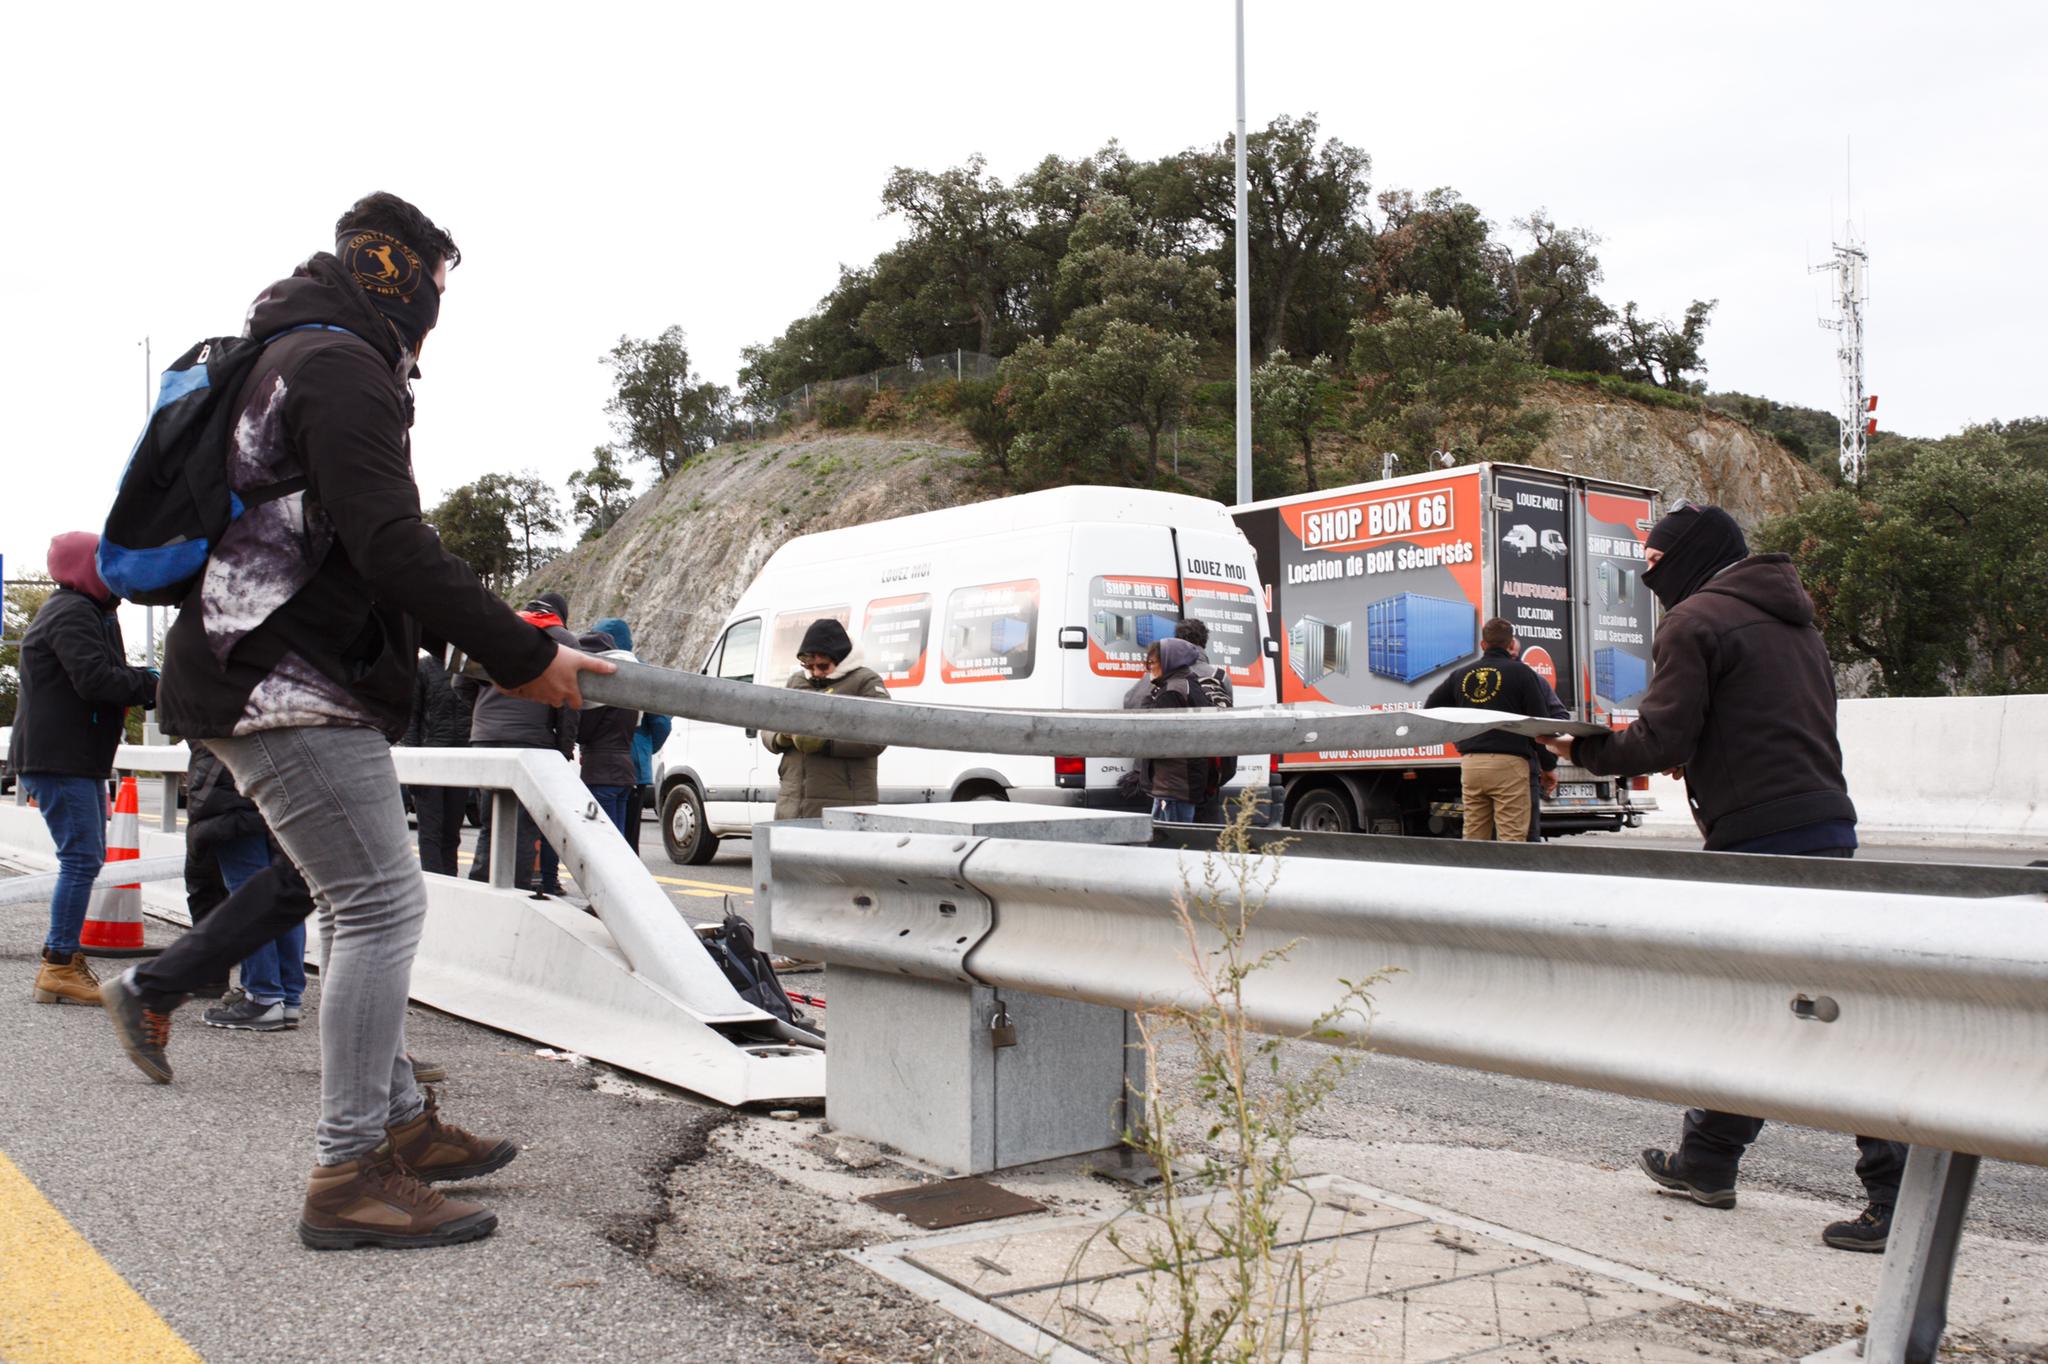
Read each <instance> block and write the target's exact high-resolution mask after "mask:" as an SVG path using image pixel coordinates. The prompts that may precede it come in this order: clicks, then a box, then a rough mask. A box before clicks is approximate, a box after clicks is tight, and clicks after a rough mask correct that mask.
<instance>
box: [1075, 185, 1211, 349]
mask: <svg viewBox="0 0 2048 1364" xmlns="http://www.w3.org/2000/svg"><path fill="white" fill-rule="evenodd" d="M1068 241H1069V245H1070V250H1069V252H1068V254H1067V255H1066V257H1065V258H1064V259H1063V260H1061V261H1060V267H1059V274H1058V278H1057V282H1056V284H1055V286H1054V293H1053V297H1054V300H1055V306H1056V307H1057V308H1058V309H1059V310H1060V311H1061V312H1062V313H1064V314H1065V315H1066V318H1067V322H1066V330H1067V331H1068V332H1069V333H1071V334H1073V335H1076V336H1079V337H1080V338H1082V339H1083V340H1085V341H1089V342H1091V343H1092V342H1095V341H1097V340H1099V339H1100V338H1101V336H1102V332H1103V329H1104V328H1105V327H1106V326H1108V324H1109V323H1111V322H1113V321H1116V320H1118V319H1122V320H1124V321H1126V322H1135V323H1137V324H1138V325H1140V326H1146V327H1151V328H1153V329H1154V330H1156V331H1160V332H1163V333H1176V332H1179V333H1188V334H1191V335H1194V336H1198V337H1212V336H1220V335H1221V334H1222V332H1223V329H1224V326H1225V323H1226V322H1227V320H1228V318H1229V315H1230V304H1229V302H1228V300H1227V299H1226V298H1225V296H1224V293H1223V279H1222V276H1220V275H1218V274H1217V273H1216V271H1215V270H1213V269H1211V268H1210V267H1208V266H1206V265H1197V264H1195V263H1193V262H1191V261H1188V260H1186V259H1183V258H1180V257H1176V256H1156V255H1150V254H1147V253H1146V252H1145V250H1144V249H1143V241H1144V234H1143V229H1142V228H1141V227H1140V226H1139V224H1138V221H1137V217H1136V215H1135V214H1134V213H1133V212H1132V211H1131V206H1130V204H1129V203H1128V202H1127V201H1126V200H1123V199H1120V198H1115V197H1110V198H1107V199H1103V200H1100V201H1098V202H1097V203H1096V204H1094V205H1093V206H1091V208H1090V209H1089V211H1088V213H1087V215H1086V216H1085V217H1084V218H1083V219H1082V220H1081V222H1080V224H1079V225H1078V226H1076V227H1075V229H1074V231H1073V233H1072V234H1071V236H1070V237H1069V239H1068Z"/></svg>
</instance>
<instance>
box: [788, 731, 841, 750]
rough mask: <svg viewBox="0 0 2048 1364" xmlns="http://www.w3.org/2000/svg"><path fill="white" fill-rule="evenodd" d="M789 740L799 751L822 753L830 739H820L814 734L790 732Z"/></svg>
mask: <svg viewBox="0 0 2048 1364" xmlns="http://www.w3.org/2000/svg"><path fill="white" fill-rule="evenodd" d="M789 742H790V743H791V745H793V746H794V747H795V749H796V751H797V752H799V753H823V752H824V751H825V745H826V744H828V743H830V742H832V741H831V740H830V739H820V738H819V737H818V736H817V735H815V734H792V735H791V736H790V739H789Z"/></svg>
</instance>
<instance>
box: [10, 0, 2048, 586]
mask: <svg viewBox="0 0 2048 1364" xmlns="http://www.w3.org/2000/svg"><path fill="white" fill-rule="evenodd" d="M1247 10H1248V18H1247V28H1248V44H1249V51H1250V59H1249V72H1250V75H1249V103H1250V118H1251V122H1252V124H1253V126H1254V127H1257V126H1260V125H1263V124H1264V123H1265V122H1266V121H1267V120H1269V119H1270V118H1272V117H1273V116H1274V115H1276V114H1281V113H1292V114H1302V113H1307V112H1310V111H1314V112H1316V113H1318V114H1319V115H1320V116H1321V119H1322V123H1323V127H1324V129H1325V131H1326V132H1328V133H1332V134H1335V135H1337V136H1340V137H1342V138H1344V139H1345V140H1346V141H1349V142H1351V143H1354V144H1356V145H1358V146H1361V147H1363V148H1365V149H1366V150H1368V151H1369V152H1370V153H1371V155H1372V158H1373V181H1374V185H1375V188H1376V189H1377V188H1380V187H1388V186H1404V187H1410V188H1413V189H1416V190H1418V191H1420V190H1426V189H1429V188H1431V187H1433V186H1437V185H1450V186H1453V187H1455V188H1457V189H1458V190H1459V191H1461V192H1462V193H1463V194H1464V195H1465V196H1466V197H1467V198H1468V199H1470V200H1471V201H1472V202H1474V203H1476V204H1477V205H1479V206H1480V208H1481V209H1482V210H1484V211H1485V212H1486V214H1487V215H1488V216H1489V217H1490V218H1491V219H1493V221H1494V222H1495V223H1496V224H1499V225H1500V226H1501V227H1502V228H1503V229H1506V226H1507V224H1508V223H1509V222H1510V221H1511V220H1512V219H1514V218H1516V217H1518V216H1521V215H1522V214H1525V213H1526V212H1528V211H1529V210H1530V209H1532V208H1535V207H1538V206H1543V207H1547V208H1548V209H1549V210H1550V212H1551V214H1552V215H1553V216H1554V217H1555V218H1556V219H1557V221H1558V222H1560V223H1562V224H1565V225H1569V226H1585V227H1590V228H1592V229H1593V230H1595V231H1597V232H1599V233H1600V234H1601V235H1602V236H1603V237H1604V238H1605V245H1604V246H1603V248H1602V249H1601V253H1600V254H1601V258H1602V261H1603V262H1604V264H1605V266H1606V272H1607V279H1606V284H1605V286H1604V288H1603V291H1602V292H1603V294H1604V295H1605V297H1606V298H1607V299H1608V300H1609V301H1610V302H1612V303H1614V304H1615V305H1616V306H1619V305H1620V304H1621V303H1622V302H1623V301H1625V300H1628V299H1635V300H1637V301H1638V302H1639V303H1641V304H1642V305H1643V306H1644V307H1645V308H1646V309H1648V310H1650V311H1651V312H1653V313H1658V312H1662V313H1668V314H1670V315H1673V316H1675V315H1677V314H1678V313H1679V312H1680V311H1681V310H1682V309H1683V308H1684V307H1685V305H1686V303H1687V302H1688V301H1689V300H1691V299H1693V298H1718V299H1719V300H1720V308H1719V310H1718V311H1717V312H1716V313H1715V315H1714V319H1713V324H1712V328H1711V330H1710V332H1709V336H1708V344H1707V352H1706V353H1707V358H1708V361H1709V363H1710V365H1711V373H1710V375H1709V378H1710V381H1711V382H1712V384H1713V386H1714V387H1716V388H1734V389H1740V390H1743V391H1746V392H1751V393H1763V394H1768V395H1770V396H1772V397H1775V398H1779V399H1781V400H1786V401H1792V402H1799V403H1805V404H1811V405H1813V406H1817V407H1825V408H1832V407H1833V405H1834V400H1835V391H1836V386H1835V372H1836V371H1835V360H1834V355H1833V338H1832V336H1831V335H1830V334H1829V333H1826V332H1823V331H1822V330H1821V329H1820V328H1819V327H1818V326H1817V325H1816V319H1817V317H1818V316H1819V314H1820V313H1821V312H1822V311H1823V310H1825V308H1826V306H1827V294H1826V288H1825V281H1824V280H1822V279H1820V278H1818V277H1809V275H1808V273H1807V267H1808V265H1809V264H1812V263H1815V262H1819V261H1822V260H1824V259H1825V258H1826V256H1827V252H1828V248H1829V243H1830V240H1831V238H1832V236H1833V235H1835V234H1837V233H1839V231H1840V223H1841V219H1842V217H1843V215H1844V211H1845V203H1844V164H1843V161H1844V146H1845V140H1846V139H1848V138H1850V137H1851V136H1852V135H1853V138H1854V193H1855V207H1856V216H1857V219H1858V225H1859V227H1860V228H1861V229H1862V230H1863V231H1864V233H1865V235H1866V236H1867V238H1868V243H1869V248H1870V251H1871V255H1872V260H1873V266H1872V300H1871V305H1870V312H1869V326H1868V350H1869V368H1870V375H1871V387H1872V388H1873V389H1874V390H1875V391H1876V392H1878V393H1879V394H1880V395H1881V396H1882V403H1881V406H1880V409H1879V416H1880V418H1881V419H1882V420H1883V422H1884V424H1885V425H1886V426H1887V427H1891V428H1894V429H1900V430H1904V431H1908V432H1912V433H1920V434H1941V433H1947V432H1952V431H1955V430H1957V429H1959V428H1960V427H1962V426H1964V425H1965V424H1968V423H1971V422H1977V421H1984V420H1988V419H1992V418H2010V417H2017V416H2025V415H2033V414H2039V413H2044V412H2048V378H2044V372H2048V366H2044V363H2043V360H2044V356H2043V346H2042V343H2041V340H2040V336H2041V333H2040V330H2039V319H2040V318H2041V317H2042V315H2043V314H2044V313H2048V283H2044V272H2043V270H2042V269H2041V266H2040V259H2039V237H2040V234H2041V231H2042V227H2043V220H2044V213H2043V208H2044V203H2048V193H2044V190H2043V188H2042V184H2041V168H2042V167H2043V166H2044V165H2048V99H2044V95H2043V93H2042V92H2043V90H2044V82H2043V79H2042V74H2041V73H2042V71H2043V70H2044V68H2048V19H2044V17H2043V16H2044V14H2048V7H2044V6H2041V5H2039V4H2034V3H2011V4H1992V3H1982V4H1968V3H1964V4H1955V5H1945V6H1933V5H1927V4H1924V3H1916V4H1905V3H1894V2H1893V0H1876V2H1875V3H1871V2H1866V3H1860V4H1848V3H1841V4H1825V5H1823V4H1803V3H1797V2H1796V0H1795V3H1791V4H1786V3H1783V2H1782V0H1779V2H1778V3H1770V4H1752V3H1725V2H1724V3H1718V4H1714V5H1706V4H1693V5H1645V4H1642V3H1639V2H1638V3H1631V4H1614V5H1590V4H1587V5H1569V4H1551V5H1543V6H1532V5H1529V4H1526V3H1514V4H1471V3H1467V4H1458V5H1451V4H1436V5H1393V4H1382V3H1372V2H1371V0H1345V2H1340V3H1316V2H1315V0H1249V3H1248V5H1247ZM165 13H166V11H164V10H163V9H162V7H161V6H150V7H141V6H138V7H135V8H133V9H132V10H125V11H124V10H121V9H119V8H116V7H112V6H87V5H66V6H58V5H35V6H24V7H22V9H21V10H20V11H19V12H16V13H15V14H13V16H12V17H11V18H10V19H9V21H8V30H9V32H8V49H9V53H10V57H11V58H12V60H11V61H10V62H9V63H8V66H9V70H8V73H7V80H6V82H5V86H4V88H0V116H4V118H5V126H6V128H7V130H8V131H7V135H6V138H5V142H4V147H0V158H4V170H5V180H4V183H5V185H6V187H7V190H8V194H7V198H8V200H9V201H10V202H11V203H12V204H13V205H14V207H13V208H12V209H11V210H7V211H6V213H5V215H4V221H0V259H4V260H5V262H6V263H7V269H6V270H5V273H4V276H0V280H4V282H0V289H4V291H5V294H4V296H5V299H6V308H5V318H6V326H5V328H4V339H0V363H4V366H5V373H6V375H7V377H8V384H7V389H6V397H5V402H4V405H0V422H4V424H5V426H4V429H5V464H4V476H0V554H4V555H5V556H6V563H7V569H8V572H9V573H10V575H12V574H13V573H14V572H16V571H18V570H21V569H29V568H40V566H41V561H42V557H43V551H44V547H45V544H46V541H47V539H48V537H49V535H50V534H51V533H52V532H54V531H58V530H65V529H72V528H92V529H97V528H98V526H99V524H100V522H101V520H102V518H103V516H104V513H105V508H106V503H107V501H108V499H109V497H110V496H111V494H112V491H113V487H114V484H115V482H116V480H117V478H118V475H119V472H120V469H121V466H122V463H123V462H124V460H125V459H126V456H127V452H128V449H129V446H130V444H131V442H132V440H133V438H134V433H135V431H136V429H137V427H138V424H139V421H140V418H141V415H142V411H143V406H144V395H145V391H146V381H145V374H144V365H143V350H142V346H141V341H142V338H144V337H145V336H147V337H149V338H150V339H151V341H152V344H153V347H154V353H155V360H156V362H157V365H158V367H161V366H162V364H164V363H165V362H167V361H169V360H170V359H172V358H173V357H175V356H176V354H177V353H178V352H179V351H181V350H183V349H184V348H185V347H186V346H187V345H189V344H190V343H191V342H192V341H194V340H197V339H198V338H200V337H202V336H206V335H211V334H216V333H225V332H233V331H236V330H238V329H239V328H240V326H241V322H242V315H243V310H244V308H245V306H246V305H247V303H248V301H249V299H250V298H251V297H253V296H254V294H255V293H256V292H257V290H258V289H259V288H261V287H262V286H263V285H264V284H265V283H266V282H268V281H269V280H271V279H274V278H276V277H278V276H281V275H284V274H286V273H288V272H289V271H290V269H291V267H292V266H293V265H294V264H295V263H296V262H297V261H298V260H300V259H301V258H302V257H304V256H305V255H306V254H308V253H309V252H311V251H314V250H320V249H326V248H328V246H329V245H330V243H331V227H332V224H333V221H334V218H335V216H336V215H337V213H338V212H339V211H340V210H341V209H342V208H343V207H345V206H346V205H347V204H348V203H349V202H351V201H352V200H354V199H355V198H356V197H357V196H358V195H360V194H363V193H365V192H367V191H369V190H371V189H389V190H392V191H395V192H397V193H399V194H402V195H405V196H407V197H409V198H411V199H413V200H414V201H415V202H417V203H418V204H419V205H420V206H421V207H422V208H424V209H425V210H426V211H427V212H428V213H429V214H430V215H431V216H433V217H434V218H436V219H437V220H439V221H440V222H441V223H442V224H444V225H445V226H446V227H448V228H449V229H450V230H451V231H452V232H453V234H454V236H455V238H456V240H457V241H458V242H459V243H460V244H461V246H462V249H463V252H464V257H465V259H464V263H463V265H462V267H461V268H460V269H459V270H457V271H456V272H455V275H454V277H453V279H452V280H451V283H450V286H449V290H448V296H447V299H446V305H445V307H444V309H443V312H442V315H441V316H442V324H441V326H440V328H439V329H438V330H437V331H436V332H435V334H434V336H433V338H432V340H431V342H430V344H429V345H428V347H427V351H426V355H425V358H424V362H423V368H424V370H425V372H426V376H427V377H426V378H425V379H424V380H423V381H422V382H421V384H420V385H419V417H418V425H417V426H416V428H415V431H414V449H415V459H416V464H417V468H418V472H419V477H420V483H421V486H422V489H423V491H424V493H425V495H426V498H427V500H428V501H429V503H431V502H432V501H433V500H434V499H435V498H437V497H438V496H439V495H440V494H441V493H442V492H444V491H446V490H447V489H448V488H450V487H453V486H455V485H457V484H460V483H463V482H467V481H468V480H470V479H473V478H475V477H477V476H478V475H480V474H483V473H485V472H487V471H491V470H511V469H520V468H526V467H532V468H536V469H539V470H541V471H542V472H543V473H545V474H546V475H547V476H548V477H549V478H550V479H551V480H552V481H554V482H556V483H557V484H559V483H560V482H561V481H562V480H564V479H566V477H567V475H568V474H569V473H570V471H571V470H573V469H575V468H577V467H578V466H579V465H580V464H582V463H584V462H586V461H587V458H588V455H589V452H590V449H591V447H592V446H594V445H596V444H598V443H599V442H602V441H604V440H606V439H608V437H609V430H608V427H607V424H606V419H605V416H604V413H603V410H602V409H603V403H604V399H605V396H606V371H604V370H603V369H602V368H601V367H600V366H599V364H598V357H599V356H600V355H601V354H602V353H603V352H604V351H605V350H607V349H608V348H609V347H610V345H611V344H612V343H613V342H615V341H616V340H617V338H618V337H619V335H620V334H621V333H631V334H633V335H636V336H648V335H653V334H654V333H656V332H658V331H660V330H661V329H662V328H663V327H665V326H667V325H668V324H670V323H680V324H681V325H682V326H683V327H684V328H685V329H686V331H687V332H688V335H689V340H690V349H691V353H692V356H693V357H694V359H695V360H696V362H697V364H698V366H699V368H700V369H701V370H702V371H703V373H704V374H705V375H706V376H707V377H709V378H712V379H714V380H717V381H719V382H721V383H731V382H732V381H733V378H734V373H735V371H736V369H737V367H738V363H739V351H740V348H741V347H742V346H744V345H747V344H749V343H751V342H758V341H763V340H766V339H768V338H770V337H772V336H774V335H775V334H776V333H778V332H779V331H781V330H782V328H783V327H784V326H786V325H787V324H788V322H789V321H790V320H791V319H792V318H793V317H795V316H797V315H798V314H800V313H801V312H803V311H805V310H807V309H808V308H809V307H810V306H811V305H812V304H813V303H815V302H816V301H817V299H818V298H819V297H820V296H821V295H822V294H823V293H824V292H825V291H826V290H827V289H828V288H830V287H831V285H832V283H833V281H834V279H835V278H836V274H837V270H838V266H839V264H840V263H841V262H848V263H856V264H857V263H864V262H866V261H868V260H869V259H871V258H872V257H873V256H874V254H875V253H876V252H877V251H879V250H881V249H882V248H884V247H886V246H887V245H889V244H890V243H891V242H892V241H893V240H895V238H896V235H897V227H896V225H895V224H894V223H893V222H892V221H890V220H887V219H883V218H880V217H879V216H878V212H877V210H878V193H879V190H880V188H881V184H882V181H883V179H884V177H886V176H887V174H888V173H889V170H890V168H891V167H893V166H897V165H909V166H920V167H929V168H941V167H945V166H949V165H954V164H957V163H959V162H960V161H962V160H963V159H964V158H966V157H967V156H969V155H970V154H972V153H974V152H977V151H979V152H982V153H984V154H985V155H986V156H987V157H988V159H989V165H990V168H991V170H992V171H993V172H995V173H997V174H999V175H1001V176H1003V177H1004V178H1006V179H1008V178H1011V177H1014V176H1015V175H1017V174H1018V173H1020V172H1022V171H1024V170H1026V169H1027V168H1028V167H1029V166H1031V165H1032V164H1033V163H1034V162H1035V161H1037V160H1038V159H1039V158H1040V157H1041V156H1043V155H1045V154H1046V153H1048V152H1057V153H1060V154H1062V155H1066V156H1077V155H1080V154H1083V153H1086V152H1088V151H1091V150H1093V149H1095V148H1097V147H1099V146H1100V145H1101V144H1102V143H1104V142H1105V141H1107V140H1109V139H1110V138H1118V139H1120V140H1121V141H1122V142H1123V144H1124V146H1125V147H1126V148H1127V149H1128V150H1129V151H1130V152H1132V153H1133V154H1134V155H1137V156H1141V157H1154V156H1158V155H1161V154H1163V153H1167V152H1172V151H1175V150H1178V149H1180V148H1183V147H1187V146H1190V145H1193V144H1198V143H1213V142H1216V141H1217V140H1219V139H1220V138H1221V137H1223V136H1224V135H1225V134H1227V133H1228V131H1229V129H1230V125H1231V121H1232V118H1233V93H1232V85H1231V60H1232V47H1231V9H1230V6H1229V4H1228V3H1227V2H1226V0H1157V2H1156V3H1155V2H1154V0H1084V2H1082V3H1070V0H1033V2H1032V3H1029V4H981V5H970V4H949V5H938V6H904V5H898V6H887V5H847V4H843V3H815V4H812V3H775V0H753V2H752V3H747V4H718V5H711V4H702V3H675V0H668V2H667V3H658V4H656V3H650V4H634V5H625V4H606V3H592V4H584V5H578V6H572V7H568V8H563V7H558V6H547V7H540V6H525V5H508V6H499V7H489V8H486V7H482V6H460V7H458V6H437V5H428V4H418V5H410V6H404V5H377V6H346V5H344V6H336V5H317V6H315V5H299V4H288V3H282V2H278V3H270V4H264V5H260V6H236V5H227V4H219V5H212V6H209V7H208V8H207V10H206V12H205V15H204V18H203V21H199V22H193V21H189V20H188V21H184V22H177V23H172V22H168V21H166V20H165V19H164V18H163V16H164V14H165ZM643 467H644V466H643Z"/></svg>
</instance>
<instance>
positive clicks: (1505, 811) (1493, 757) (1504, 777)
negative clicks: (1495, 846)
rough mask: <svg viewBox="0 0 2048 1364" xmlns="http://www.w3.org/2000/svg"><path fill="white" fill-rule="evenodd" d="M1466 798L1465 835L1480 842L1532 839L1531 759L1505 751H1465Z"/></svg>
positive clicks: (1463, 777)
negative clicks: (1518, 756)
mask: <svg viewBox="0 0 2048 1364" xmlns="http://www.w3.org/2000/svg"><path fill="white" fill-rule="evenodd" d="M1458 775H1459V778H1460V785H1461V787H1462V790H1463V794H1464V798H1465V837H1466V838H1468V839H1474V840H1477V841H1480V842H1490V841H1491V840H1493V839H1496V838H1497V839H1499V840H1500V841H1501V842H1503V843H1525V842H1527V841H1528V839H1529V819H1530V815H1531V813H1532V812H1531V810H1530V806H1529V760H1528V759H1527V758H1516V757H1512V756H1510V755H1509V754H1506V753H1466V754H1463V755H1461V756H1460V757H1459V759H1458Z"/></svg>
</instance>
